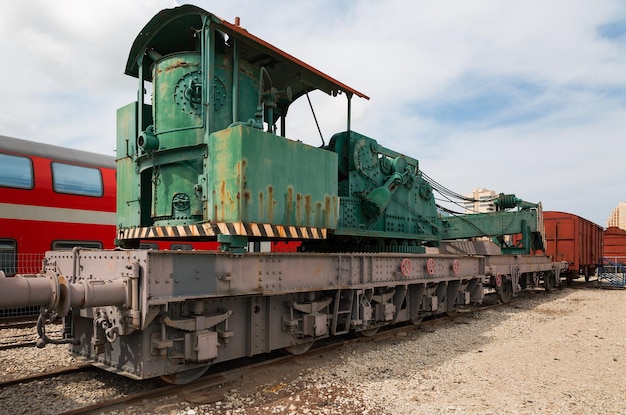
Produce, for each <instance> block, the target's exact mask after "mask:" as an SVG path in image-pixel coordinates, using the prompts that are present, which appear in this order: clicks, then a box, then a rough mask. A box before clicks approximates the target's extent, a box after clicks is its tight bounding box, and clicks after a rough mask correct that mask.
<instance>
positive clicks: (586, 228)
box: [543, 211, 604, 281]
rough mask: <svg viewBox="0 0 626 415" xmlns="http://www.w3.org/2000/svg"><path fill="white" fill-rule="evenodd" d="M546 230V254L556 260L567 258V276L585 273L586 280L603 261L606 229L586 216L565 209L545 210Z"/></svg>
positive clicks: (568, 278)
mask: <svg viewBox="0 0 626 415" xmlns="http://www.w3.org/2000/svg"><path fill="white" fill-rule="evenodd" d="M543 221H544V226H545V232H546V252H545V253H546V254H547V255H550V256H551V257H552V260H553V261H567V262H568V263H569V273H568V275H567V280H568V281H571V280H572V279H576V278H579V277H580V276H584V277H585V281H588V280H589V277H590V276H592V275H594V274H595V273H596V270H597V267H598V265H600V264H601V263H602V257H603V254H604V252H603V250H604V242H603V236H604V235H603V231H604V229H603V228H602V227H601V226H600V225H597V224H595V223H593V222H591V221H589V220H587V219H585V218H581V217H580V216H577V215H574V214H571V213H565V212H554V211H547V212H543Z"/></svg>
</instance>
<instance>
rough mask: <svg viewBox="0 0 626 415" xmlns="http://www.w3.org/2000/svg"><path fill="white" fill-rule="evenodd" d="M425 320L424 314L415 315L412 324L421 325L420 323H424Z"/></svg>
mask: <svg viewBox="0 0 626 415" xmlns="http://www.w3.org/2000/svg"><path fill="white" fill-rule="evenodd" d="M423 320H424V316H418V317H413V318H412V319H411V324H413V325H415V326H419V325H420V324H422V321H423Z"/></svg>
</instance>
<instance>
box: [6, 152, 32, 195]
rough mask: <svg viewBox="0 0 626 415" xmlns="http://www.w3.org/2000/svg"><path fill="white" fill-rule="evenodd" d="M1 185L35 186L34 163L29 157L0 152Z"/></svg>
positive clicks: (25, 187)
mask: <svg viewBox="0 0 626 415" xmlns="http://www.w3.org/2000/svg"><path fill="white" fill-rule="evenodd" d="M0 186H5V187H16V188H18V189H32V188H33V164H32V162H31V161H30V159H29V158H28V157H22V156H13V155H10V154H0Z"/></svg>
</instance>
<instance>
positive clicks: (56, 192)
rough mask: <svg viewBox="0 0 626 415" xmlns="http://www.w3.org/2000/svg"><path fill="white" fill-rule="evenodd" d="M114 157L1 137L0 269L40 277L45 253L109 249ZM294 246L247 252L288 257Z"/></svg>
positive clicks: (168, 244)
mask: <svg viewBox="0 0 626 415" xmlns="http://www.w3.org/2000/svg"><path fill="white" fill-rule="evenodd" d="M115 200H116V176H115V157H113V156H106V155H102V154H96V153H90V152H87V151H80V150H73V149H68V148H64V147H59V146H54V145H49V144H42V143H36V142H32V141H27V140H21V139H17V138H11V137H4V136H0V270H2V271H4V273H5V274H6V275H7V276H12V275H14V274H28V273H36V272H39V271H40V270H41V261H42V260H43V256H44V253H45V252H46V251H50V250H63V249H71V248H73V247H74V246H81V247H88V248H97V249H111V248H114V240H115V234H116V227H115V208H116V206H115ZM297 245H299V244H294V243H286V242H277V243H273V244H272V245H269V242H268V243H266V245H264V246H258V244H257V246H255V245H252V246H250V247H249V249H250V250H255V251H274V252H291V251H295V250H296V249H297ZM142 247H143V248H153V249H172V250H176V249H181V250H187V249H207V250H216V249H217V248H218V243H217V242H194V243H193V244H191V243H187V242H185V241H159V242H153V241H151V242H150V243H146V244H142Z"/></svg>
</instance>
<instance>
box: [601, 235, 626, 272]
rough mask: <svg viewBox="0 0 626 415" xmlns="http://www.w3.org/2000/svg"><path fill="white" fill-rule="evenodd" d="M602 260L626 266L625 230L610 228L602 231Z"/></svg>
mask: <svg viewBox="0 0 626 415" xmlns="http://www.w3.org/2000/svg"><path fill="white" fill-rule="evenodd" d="M604 258H606V259H608V260H609V261H612V262H618V263H620V264H626V230H624V229H621V228H618V227H616V226H611V227H609V228H607V229H606V230H605V231H604Z"/></svg>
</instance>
